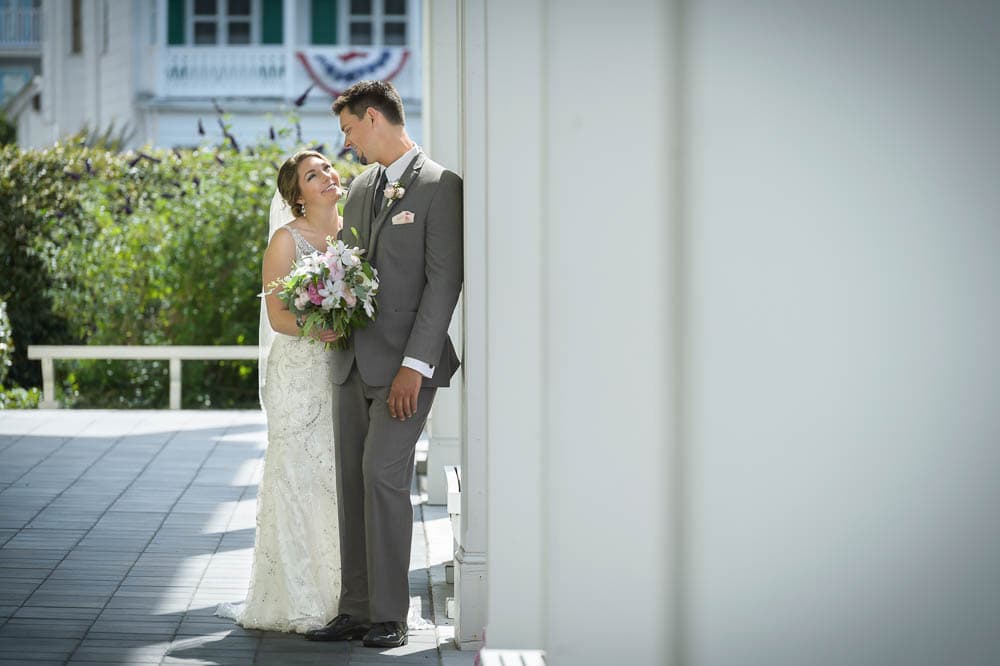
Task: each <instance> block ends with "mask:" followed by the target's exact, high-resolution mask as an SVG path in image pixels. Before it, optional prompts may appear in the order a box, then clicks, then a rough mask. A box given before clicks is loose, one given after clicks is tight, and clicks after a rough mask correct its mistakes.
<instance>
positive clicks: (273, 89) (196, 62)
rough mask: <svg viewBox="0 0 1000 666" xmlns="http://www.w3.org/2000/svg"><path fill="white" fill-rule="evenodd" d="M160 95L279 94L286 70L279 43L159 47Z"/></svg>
mask: <svg viewBox="0 0 1000 666" xmlns="http://www.w3.org/2000/svg"><path fill="white" fill-rule="evenodd" d="M162 55H163V60H162V67H163V90H162V95H163V96H164V97H175V98H184V97H228V96H232V95H236V96H240V97H282V96H284V95H285V77H286V75H287V72H288V67H287V62H286V60H287V58H286V54H285V49H284V48H283V47H281V46H258V47H250V46H247V47H207V46H206V47H199V46H171V47H169V48H166V49H164V50H163V51H162Z"/></svg>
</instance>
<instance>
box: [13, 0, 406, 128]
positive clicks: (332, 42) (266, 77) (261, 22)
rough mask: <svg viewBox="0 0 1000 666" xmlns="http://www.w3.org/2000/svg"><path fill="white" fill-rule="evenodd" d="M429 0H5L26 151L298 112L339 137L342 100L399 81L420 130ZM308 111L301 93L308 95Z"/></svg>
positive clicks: (257, 123)
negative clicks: (364, 87) (370, 82)
mask: <svg viewBox="0 0 1000 666" xmlns="http://www.w3.org/2000/svg"><path fill="white" fill-rule="evenodd" d="M421 69H422V65H421V20H420V0H2V2H0V79H2V82H0V86H2V87H0V92H2V93H3V95H4V99H5V101H6V103H7V115H8V116H9V117H11V119H12V120H13V121H14V122H15V123H16V125H17V128H18V143H19V144H20V145H22V146H25V147H28V146H42V145H46V144H49V143H51V142H53V141H55V140H57V139H59V138H60V137H64V136H66V135H68V134H72V133H75V132H78V131H81V130H87V131H89V132H96V133H100V134H103V133H105V132H108V131H109V130H110V134H111V136H112V137H113V138H114V137H121V138H123V139H124V144H125V145H126V146H130V147H135V146H139V145H144V144H147V143H149V144H152V145H156V146H162V147H172V146H193V145H197V144H198V143H199V140H200V139H201V137H200V136H199V134H198V132H197V130H198V121H199V119H202V125H203V127H204V129H205V131H206V132H208V133H209V134H213V133H214V134H216V135H221V130H220V129H219V128H218V126H217V124H216V121H215V117H216V115H217V112H216V109H217V107H216V105H215V103H213V101H214V102H217V104H218V108H222V109H223V110H224V111H225V112H226V113H227V114H230V118H229V119H228V122H230V123H231V124H232V132H233V134H235V135H236V136H237V138H239V139H240V140H241V141H244V142H251V143H252V142H253V141H254V140H256V139H259V138H263V137H265V136H267V135H268V132H269V126H270V125H271V124H272V121H271V119H269V118H268V114H271V115H273V116H276V117H278V118H279V119H283V118H282V116H283V115H284V113H286V112H287V111H288V110H291V109H293V108H294V109H296V110H297V112H298V114H299V117H300V123H301V128H302V134H303V137H304V139H305V140H306V141H309V140H322V141H326V142H327V143H328V145H329V144H334V145H336V144H337V143H339V142H340V140H341V139H340V137H339V134H340V133H339V129H338V126H337V123H336V121H335V119H333V118H332V116H331V113H330V103H331V101H332V100H333V98H335V97H336V95H337V94H338V93H339V92H340V91H341V90H343V89H344V88H346V87H347V86H349V85H350V84H351V83H353V82H355V81H358V80H361V79H367V78H382V79H388V80H391V81H392V82H393V83H394V84H395V85H396V87H397V88H398V89H399V91H400V94H401V95H402V97H403V100H404V103H405V104H406V108H407V112H408V117H407V124H408V125H409V127H410V133H411V135H414V136H415V137H416V138H417V140H418V141H419V138H420V137H421V125H422V119H421V116H422V113H421V97H422V95H421V76H420V73H421ZM307 89H308V90H310V93H309V95H308V96H307V98H306V100H305V101H304V103H303V104H302V106H301V107H295V106H294V105H293V102H294V101H295V100H296V99H298V98H300V97H301V96H302V95H303V94H304V93H305V92H306V90H307Z"/></svg>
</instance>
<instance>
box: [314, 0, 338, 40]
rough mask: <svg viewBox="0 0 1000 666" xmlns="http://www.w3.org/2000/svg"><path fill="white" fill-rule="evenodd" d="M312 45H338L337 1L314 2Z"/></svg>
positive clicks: (316, 0)
mask: <svg viewBox="0 0 1000 666" xmlns="http://www.w3.org/2000/svg"><path fill="white" fill-rule="evenodd" d="M312 43H313V44H336V43H337V0H312Z"/></svg>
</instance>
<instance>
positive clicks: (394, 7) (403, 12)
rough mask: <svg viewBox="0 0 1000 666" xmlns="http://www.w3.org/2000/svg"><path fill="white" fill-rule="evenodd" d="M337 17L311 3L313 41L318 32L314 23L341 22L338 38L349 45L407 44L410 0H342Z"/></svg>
mask: <svg viewBox="0 0 1000 666" xmlns="http://www.w3.org/2000/svg"><path fill="white" fill-rule="evenodd" d="M339 5H340V13H341V15H340V16H339V17H337V18H339V19H340V20H339V21H336V19H335V18H334V17H330V18H324V17H321V16H319V15H317V12H316V11H315V7H316V6H317V3H316V2H314V3H313V7H314V11H313V24H314V28H313V43H314V44H318V43H330V42H328V41H322V42H320V41H317V39H316V35H317V34H319V32H322V31H317V29H316V26H317V25H320V24H324V25H325V24H330V23H334V22H336V23H340V25H341V26H343V27H342V28H341V30H340V31H339V32H340V34H339V35H338V36H339V40H338V41H339V42H340V43H341V44H348V45H351V46H406V44H407V39H408V37H409V23H408V20H407V19H408V13H409V12H408V10H409V0H341V2H340V3H339Z"/></svg>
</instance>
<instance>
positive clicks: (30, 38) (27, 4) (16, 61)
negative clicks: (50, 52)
mask: <svg viewBox="0 0 1000 666" xmlns="http://www.w3.org/2000/svg"><path fill="white" fill-rule="evenodd" d="M41 24H42V21H41V0H0V106H2V105H4V104H6V103H7V102H8V101H10V99H11V98H12V97H13V96H14V95H15V94H17V93H18V92H19V91H20V90H21V89H22V88H24V86H26V85H27V84H28V82H30V81H31V79H32V78H33V77H35V76H37V75H38V74H39V73H40V72H41V66H42V30H41Z"/></svg>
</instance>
